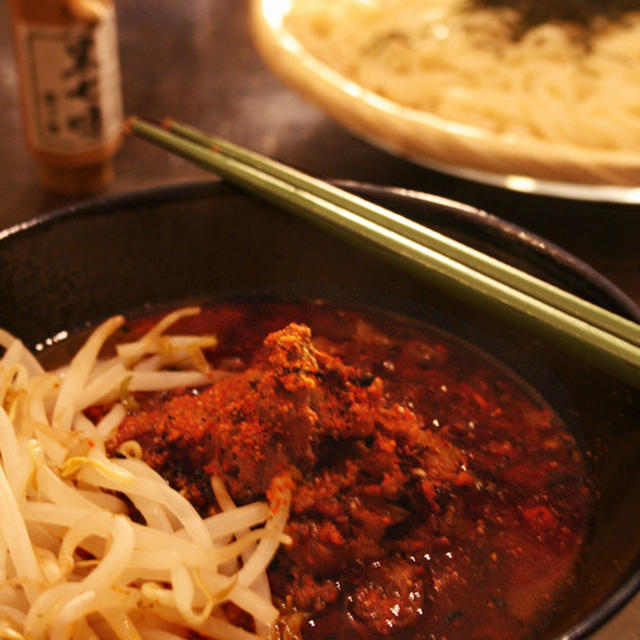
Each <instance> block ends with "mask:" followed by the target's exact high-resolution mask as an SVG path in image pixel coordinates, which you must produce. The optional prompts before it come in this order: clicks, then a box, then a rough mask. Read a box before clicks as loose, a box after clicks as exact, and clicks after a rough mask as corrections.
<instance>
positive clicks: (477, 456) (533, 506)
mask: <svg viewBox="0 0 640 640" xmlns="http://www.w3.org/2000/svg"><path fill="white" fill-rule="evenodd" d="M157 317H158V316H156V315H154V314H147V317H144V315H143V316H141V317H139V318H138V319H136V320H133V321H132V322H131V323H129V324H128V325H126V326H125V328H124V330H123V331H124V335H126V338H127V340H130V339H132V338H134V337H136V336H137V335H140V334H141V333H143V332H144V330H145V329H148V328H149V326H150V325H151V324H152V323H153V322H155V321H156V320H157ZM291 322H296V323H302V324H304V325H307V326H308V327H309V328H310V329H311V332H312V340H313V345H314V348H315V349H317V350H318V351H320V352H323V353H326V354H329V355H330V356H331V358H337V359H338V360H339V361H340V362H342V363H344V364H345V365H346V366H348V367H351V368H350V369H348V371H347V374H345V375H346V377H345V379H344V380H343V381H342V382H340V383H336V382H335V380H334V382H333V383H332V384H335V385H336V387H335V388H336V389H337V387H338V386H340V385H343V386H344V385H345V384H346V385H350V388H352V391H353V396H351V395H349V393H351V392H349V393H347V392H345V390H344V389H343V388H342V387H341V388H340V390H339V394H342V395H339V398H340V399H341V401H344V400H345V398H347V399H353V402H352V403H351V405H350V407H349V410H350V411H351V410H352V409H353V406H354V405H355V404H356V400H357V399H358V398H359V397H360V396H359V395H357V394H360V393H361V392H362V393H367V392H368V391H369V390H370V389H371V388H372V385H376V384H378V382H377V380H381V381H382V388H383V390H384V392H383V396H382V399H381V402H382V403H383V404H384V406H385V407H395V409H394V410H395V411H398V407H406V409H407V410H408V411H409V412H410V413H411V414H412V415H415V416H417V417H418V420H419V423H420V428H421V429H422V430H423V431H424V432H426V433H428V434H429V439H428V441H427V443H428V444H427V445H426V446H425V451H420V452H415V451H414V450H412V448H411V447H410V446H408V445H407V444H406V443H403V442H402V441H401V436H402V434H401V433H400V432H396V431H394V429H395V428H396V427H395V426H394V425H393V424H391V422H389V423H387V422H383V423H382V425H381V426H379V427H378V429H379V430H380V431H382V432H384V433H383V435H384V437H382V436H381V435H380V434H377V433H376V434H372V433H367V434H365V435H362V436H361V437H360V436H358V435H357V434H356V435H354V434H353V433H352V434H351V435H349V436H345V437H341V436H340V435H336V434H335V433H331V431H330V430H329V431H327V432H320V435H318V434H316V438H317V441H316V442H315V443H314V455H315V462H313V463H312V464H307V468H305V469H304V475H302V474H299V475H298V477H297V481H296V484H297V487H296V493H295V494H294V500H293V505H292V512H291V516H290V520H289V525H288V531H289V533H290V534H291V535H292V537H293V539H294V545H293V546H292V547H291V549H283V550H281V551H280V552H279V554H278V556H277V557H276V560H275V561H274V563H273V564H272V566H271V569H270V572H269V577H270V581H271V587H272V593H273V597H274V601H275V602H276V604H277V605H278V606H279V608H280V610H281V614H282V615H281V620H280V623H279V629H280V631H281V633H282V636H283V637H284V636H287V635H288V634H293V635H294V636H301V637H302V638H303V639H304V640H313V639H315V638H326V637H333V638H354V637H362V638H382V637H383V636H385V637H386V636H393V637H397V638H403V639H404V638H415V637H418V638H441V637H446V638H447V640H458V639H459V640H462V639H464V640H489V639H491V640H501V639H504V640H506V639H507V638H508V639H509V640H517V639H519V638H522V639H523V640H524V639H526V638H530V637H532V635H533V634H534V633H535V632H536V630H538V629H540V628H542V627H544V625H545V623H546V621H547V620H548V619H549V618H550V616H551V615H552V614H553V610H554V603H555V602H557V599H558V598H559V597H561V596H562V592H563V591H565V590H566V589H568V588H569V586H570V583H571V580H572V579H573V575H574V570H575V568H576V563H577V562H578V559H579V555H580V550H581V547H582V545H583V543H584V540H585V537H586V535H587V527H588V520H589V513H590V510H591V507H592V496H591V492H590V490H589V483H588V479H587V472H586V468H585V462H584V458H583V457H582V455H581V454H580V451H579V449H578V447H577V445H576V443H575V440H574V439H573V437H572V436H571V435H570V434H569V432H568V431H567V430H566V428H565V426H564V425H563V424H562V422H561V420H560V418H559V417H558V416H557V415H556V414H554V413H553V411H552V410H551V408H550V407H549V406H547V405H546V404H545V402H544V400H543V399H541V398H540V397H539V396H538V395H537V394H536V393H535V392H533V391H532V390H531V389H530V388H529V387H528V386H527V385H526V384H524V383H523V382H522V381H521V380H519V379H517V378H516V377H515V376H514V375H513V374H511V373H510V372H509V371H508V370H507V369H506V368H505V367H504V366H503V365H501V364H499V363H496V362H495V361H494V359H493V358H492V357H490V356H488V355H486V354H484V353H481V352H479V350H477V349H476V348H475V347H471V346H469V345H467V344H465V343H463V342H462V341H461V340H459V339H457V338H455V337H452V336H448V335H445V334H443V333H442V332H441V331H439V330H435V329H431V328H428V327H424V326H422V325H419V324H417V323H415V322H414V321H410V320H406V319H402V318H398V317H395V316H389V315H386V314H382V313H378V312H369V311H363V310H352V309H345V308H336V307H334V306H332V305H330V304H304V303H297V302H273V301H265V302H257V301H251V302H248V303H243V302H232V303H215V304H211V305H208V306H206V307H205V308H204V309H203V312H202V313H201V314H200V315H198V316H194V317H192V318H188V319H184V320H181V321H180V323H179V326H175V327H173V328H172V331H171V332H172V333H174V332H175V333H196V334H198V333H215V334H216V335H217V336H218V338H219V344H218V346H217V348H216V349H215V350H214V351H212V352H211V353H209V354H207V355H208V358H209V359H210V360H211V363H212V366H213V367H214V368H215V369H218V370H227V371H229V372H233V373H238V372H242V371H244V370H246V369H247V368H248V367H250V365H252V363H253V361H254V354H255V353H256V352H259V351H260V350H261V349H262V348H263V347H262V344H263V341H264V339H265V337H266V336H267V335H269V334H272V333H273V332H277V331H279V330H281V329H283V328H284V327H286V326H287V325H289V323H291ZM120 337H122V336H120ZM60 346H61V345H57V347H60ZM54 351H55V349H54ZM46 356H47V357H49V354H46ZM336 371H337V369H336V370H334V369H331V368H329V369H326V370H322V371H319V372H316V374H315V377H316V380H317V382H318V384H319V385H322V384H325V382H326V378H335V377H336V376H337V375H338V374H337V373H336ZM323 376H325V380H323ZM345 381H346V382H345ZM195 393H204V392H195ZM331 393H332V392H330V391H328V392H327V395H330V394H331ZM336 393H338V392H336ZM345 394H346V395H345ZM169 395H171V396H172V397H173V394H169ZM185 395H189V396H193V395H194V392H192V391H189V392H188V393H187V394H185ZM336 397H338V396H336ZM166 399H167V396H166V395H165V396H164V397H162V398H160V397H156V396H152V395H151V396H148V397H146V398H137V400H139V401H140V407H141V411H144V409H145V406H146V407H152V408H154V410H155V409H157V408H158V407H161V406H162V403H163V402H164V401H165V400H166ZM365 408H366V407H365ZM345 411H346V409H345ZM133 413H135V412H133ZM376 415H378V414H376ZM384 415H386V414H384ZM397 417H398V414H397V413H394V414H393V415H392V416H391V420H393V419H395V418H397ZM380 419H381V420H384V419H385V418H380ZM143 449H144V447H143ZM398 450H399V453H398V455H396V453H397V452H398ZM385 452H386V453H385ZM183 453H184V452H179V451H178V452H176V455H182V454H183ZM385 456H386V457H385ZM438 456H440V457H438ZM184 463H185V461H184V459H182V460H181V463H180V464H181V466H182V467H183V466H184ZM418 463H420V464H418ZM150 464H152V466H153V462H150ZM439 467H442V469H439ZM159 470H160V471H161V472H162V469H159ZM349 474H351V477H352V479H351V481H345V480H344V478H345V477H346V476H348V475H349ZM168 476H169V480H170V481H172V482H178V483H184V482H189V481H190V480H189V478H195V480H193V482H194V483H196V482H201V483H202V486H203V487H206V484H207V483H206V477H205V476H206V474H204V476H203V474H202V473H201V470H199V471H198V472H197V473H195V474H192V473H191V472H189V471H188V472H186V473H184V474H182V475H177V474H175V473H174V472H173V470H170V471H169V473H168ZM198 478H199V480H198ZM224 479H225V481H228V480H230V479H228V478H224ZM231 480H232V479H231ZM385 483H387V484H388V485H389V488H388V493H387V495H386V496H385V495H383V494H381V493H380V492H379V490H378V488H379V487H380V486H382V485H384V484H385ZM394 483H395V486H392V485H394ZM228 484H229V485H230V486H233V482H232V481H231V482H229V483H228ZM178 488H180V489H184V488H185V487H184V486H181V487H178ZM197 493H198V496H199V499H201V500H202V502H200V504H199V505H198V506H199V508H201V509H206V508H207V501H208V500H209V497H208V496H207V495H204V496H203V495H202V494H203V493H206V491H198V492H197ZM328 514H331V515H330V517H329V515H328ZM372 532H373V533H372ZM301 549H302V550H304V552H305V553H301V552H300V550H301ZM305 555H306V556H307V557H309V558H312V559H313V558H314V557H315V558H320V559H323V558H329V557H332V558H335V559H338V560H339V562H334V563H333V565H332V563H331V562H327V563H326V566H322V563H318V562H315V563H314V561H313V560H312V561H311V564H310V566H308V567H307V566H305V562H304V558H305Z"/></svg>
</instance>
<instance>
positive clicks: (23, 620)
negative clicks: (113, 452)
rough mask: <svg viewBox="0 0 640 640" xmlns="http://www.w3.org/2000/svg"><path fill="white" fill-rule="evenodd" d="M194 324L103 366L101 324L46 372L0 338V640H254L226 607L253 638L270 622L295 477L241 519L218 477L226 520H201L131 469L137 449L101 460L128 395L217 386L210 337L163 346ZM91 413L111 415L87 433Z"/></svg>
mask: <svg viewBox="0 0 640 640" xmlns="http://www.w3.org/2000/svg"><path fill="white" fill-rule="evenodd" d="M197 312H198V309H195V308H186V309H182V310H179V311H177V312H174V313H172V314H169V315H168V316H166V317H165V318H164V319H163V320H161V321H160V322H159V323H158V324H157V325H156V326H155V327H154V328H152V329H151V330H150V331H149V332H148V333H147V334H145V335H144V336H143V337H142V338H141V339H140V340H138V341H136V342H131V343H127V344H120V345H118V346H117V353H116V355H115V356H113V357H112V358H109V359H106V360H99V359H98V355H99V353H100V351H101V349H102V347H103V345H104V342H105V341H106V340H107V338H108V337H109V336H110V335H111V334H112V333H113V332H114V331H115V330H116V329H118V328H119V327H120V326H121V325H122V324H123V322H124V319H123V318H122V317H121V316H116V317H113V318H110V319H108V320H107V321H105V322H104V323H103V324H101V325H100V326H99V327H98V328H97V329H96V330H95V331H94V332H93V333H92V335H91V336H90V337H89V338H88V340H87V341H86V343H85V344H84V346H83V347H82V348H81V349H80V350H79V351H78V353H77V354H76V356H75V357H74V358H73V360H72V361H71V363H70V364H69V365H68V366H66V367H64V368H62V369H59V370H55V371H50V372H46V371H44V370H43V369H42V367H41V366H40V364H39V363H38V361H37V360H36V358H35V357H34V356H33V355H32V354H31V353H30V352H29V350H28V349H26V348H25V346H24V345H23V344H22V343H21V342H20V341H19V340H18V339H16V338H14V337H13V336H11V335H10V334H8V333H7V332H5V331H2V330H0V345H1V346H2V347H3V348H4V355H3V357H2V358H1V359H0V453H1V455H2V466H1V467H0V638H6V639H11V640H21V639H22V638H29V639H33V640H37V639H40V638H50V639H51V640H67V639H70V638H72V639H76V638H77V639H80V638H82V639H83V640H92V639H95V638H121V639H123V640H124V639H127V640H134V639H139V638H144V639H149V640H172V639H177V638H181V637H182V638H183V637H185V636H186V635H188V633H189V630H195V631H197V632H198V633H199V634H201V635H202V636H203V637H206V638H218V639H220V640H222V639H223V638H224V640H236V639H237V640H250V639H252V638H253V639H255V638H257V635H256V634H254V633H252V632H249V631H246V630H245V629H243V628H241V627H238V626H235V625H234V624H233V623H232V622H231V621H230V620H229V619H228V618H227V617H226V616H225V613H224V610H225V607H224V606H223V605H224V603H233V604H234V605H236V606H237V607H239V608H240V609H242V610H244V611H245V612H247V613H248V614H249V615H250V616H252V617H253V619H254V621H255V628H256V633H257V634H259V635H265V634H266V633H267V632H268V630H269V628H270V627H271V625H273V623H274V622H275V620H276V618H277V615H278V612H277V610H276V608H275V607H274V606H273V604H272V603H271V598H270V593H269V587H268V582H267V578H266V573H265V571H266V568H267V566H268V565H269V563H270V561H271V559H272V558H273V556H274V554H275V553H276V551H277V549H278V546H279V544H280V543H282V542H287V541H288V538H287V536H286V535H285V534H284V533H283V530H284V526H285V524H286V520H287V517H288V511H289V505H290V500H291V480H290V478H289V477H288V476H286V474H283V475H281V476H279V477H276V478H275V479H274V480H273V482H272V485H271V487H270V492H269V500H270V504H267V503H263V502H256V503H252V504H248V505H245V506H242V507H236V506H235V505H234V503H233V501H232V500H231V498H230V496H229V495H228V494H227V492H226V491H225V488H224V486H223V484H222V482H221V481H220V479H216V478H214V479H213V480H212V487H213V490H214V493H215V495H216V498H217V500H218V503H219V506H220V508H221V511H220V512H219V513H216V514H215V515H213V516H210V517H206V518H202V517H201V516H200V515H199V514H198V513H197V512H196V510H195V509H194V508H193V506H192V505H191V504H190V503H189V502H188V501H187V500H186V499H185V498H184V497H183V496H182V495H180V494H179V493H178V492H176V491H174V490H173V489H171V488H170V487H169V486H168V484H167V483H166V482H165V481H164V480H163V479H162V478H161V477H160V476H159V475H158V474H157V473H156V472H155V471H153V470H152V469H151V468H150V467H149V466H148V465H147V464H146V463H144V462H143V461H142V460H140V459H139V458H140V451H139V445H137V443H135V442H130V443H127V446H123V447H122V449H121V452H122V453H123V454H125V455H124V457H121V458H120V457H110V456H109V455H108V454H107V451H106V448H105V442H106V441H107V440H108V438H109V436H110V434H112V433H113V431H114V430H115V429H116V428H117V426H118V424H119V423H120V422H121V420H122V419H123V418H124V416H125V415H126V411H127V409H126V404H127V402H128V401H129V399H130V396H129V395H128V392H129V391H153V390H161V389H169V388H173V387H183V386H197V385H203V384H208V383H210V382H212V380H213V379H214V378H215V375H216V374H215V372H212V371H210V370H209V368H208V366H207V364H206V361H205V358H204V356H203V353H202V349H203V348H208V347H212V346H214V345H215V343H216V341H215V338H214V337H211V336H208V337H202V336H167V335H164V332H165V331H166V329H167V328H168V327H169V326H170V325H171V324H172V323H174V322H175V321H176V320H178V319H179V318H180V317H183V316H185V315H192V314H194V313H197ZM95 405H101V406H104V407H105V408H106V407H108V410H106V411H105V413H104V415H103V417H102V418H101V419H99V420H98V421H97V422H96V423H94V422H92V421H91V420H90V419H89V418H88V417H87V415H85V413H84V409H86V408H87V407H90V406H95ZM131 505H133V507H134V508H135V511H136V513H137V516H136V518H135V519H132V518H131V517H130V514H131V513H132V509H131Z"/></svg>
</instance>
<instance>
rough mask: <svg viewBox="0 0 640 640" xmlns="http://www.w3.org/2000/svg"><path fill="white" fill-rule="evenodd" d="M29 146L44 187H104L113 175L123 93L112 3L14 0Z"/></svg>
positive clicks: (60, 189)
mask: <svg viewBox="0 0 640 640" xmlns="http://www.w3.org/2000/svg"><path fill="white" fill-rule="evenodd" d="M11 8H12V20H13V35H14V45H15V54H16V65H17V71H18V77H19V87H20V98H21V106H22V115H23V124H24V131H25V137H26V141H27V145H28V146H29V148H30V150H31V151H32V153H33V155H34V156H35V158H36V160H37V161H38V163H39V165H40V170H41V171H40V172H41V177H42V181H43V184H44V185H45V186H46V187H48V188H50V189H52V190H55V191H58V192H67V193H82V192H87V193H88V192H91V191H96V190H99V189H100V188H102V187H104V186H105V185H106V184H107V183H108V182H109V180H110V179H111V178H112V175H113V166H112V158H113V155H114V154H115V153H116V151H117V149H118V147H119V146H120V141H121V136H122V119H123V116H122V93H121V85H120V66H119V57H118V43H117V33H116V14H115V7H114V4H113V2H112V0H11Z"/></svg>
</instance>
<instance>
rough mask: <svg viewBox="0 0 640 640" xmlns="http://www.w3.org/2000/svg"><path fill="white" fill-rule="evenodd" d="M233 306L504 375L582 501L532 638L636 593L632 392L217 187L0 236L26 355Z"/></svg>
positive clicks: (592, 624) (606, 286)
mask: <svg viewBox="0 0 640 640" xmlns="http://www.w3.org/2000/svg"><path fill="white" fill-rule="evenodd" d="M346 186H347V187H348V188H350V189H352V190H354V191H356V192H358V193H360V194H363V195H365V196H366V197H369V198H371V199H374V200H377V201H378V202H380V203H382V204H384V205H386V206H389V207H390V208H393V209H395V210H396V211H398V212H400V213H404V214H405V215H408V216H410V217H412V218H414V219H417V220H419V221H422V222H424V223H427V224H429V225H430V226H432V227H434V228H436V229H438V230H441V231H443V232H445V233H447V234H449V235H451V236H454V237H456V238H458V239H461V240H463V241H465V242H468V243H470V244H472V245H474V246H475V247H477V248H479V249H482V250H484V251H485V252H488V253H490V254H492V255H495V256H497V257H500V258H502V259H504V260H506V261H508V262H510V263H511V264H514V265H515V266H519V267H522V268H525V269H526V270H528V271H529V272H531V273H534V274H536V275H539V276H542V277H545V278H546V279H548V280H550V281H552V282H554V283H556V284H558V285H560V286H563V287H565V288H567V289H569V290H570V291H573V292H574V293H577V294H579V295H581V296H583V297H585V298H587V299H589V300H592V301H593V302H596V303H598V304H601V305H603V306H605V307H607V308H609V309H611V310H613V311H616V312H618V313H620V314H622V315H625V316H627V317H630V318H633V319H635V320H640V309H639V308H638V307H637V306H635V305H633V304H632V303H631V302H630V300H629V299H627V298H626V297H625V296H624V295H623V294H622V293H621V292H620V291H619V290H617V289H616V288H615V287H614V286H613V285H612V284H611V283H609V282H608V281H607V280H606V279H604V278H603V277H602V276H600V275H599V274H597V273H596V272H594V271H593V270H592V269H590V268H589V267H587V266H586V265H585V264H583V263H581V262H580V261H579V260H577V259H576V258H574V257H572V256H570V255H568V254H567V253H566V252H564V251H562V250H561V249H559V248H558V247H556V246H554V245H552V244H550V243H548V242H546V241H545V240H543V239H542V238H539V237H537V236H534V235H533V234H530V233H528V232H526V231H524V230H523V229H521V228H518V227H516V226H514V225H511V224H508V223H506V222H504V221H501V220H499V219H497V218H495V217H494V216H491V215H489V214H486V213H484V212H481V211H478V210H476V209H473V208H471V207H467V206H464V205H460V204H457V203H454V202H451V201H448V200H444V199H442V198H437V197H433V196H429V195H425V194H419V193H413V192H407V191H404V190H394V189H385V188H380V187H373V186H368V185H358V184H348V185H346ZM238 294H243V295H245V296H247V295H249V296H250V295H260V296H264V295H277V296H286V297H295V298H305V299H310V298H318V297H320V298H325V299H329V300H332V301H335V302H338V303H348V304H351V305H353V304H358V305H366V306H374V307H379V308H382V309H385V310H389V311H394V312H401V313H403V314H404V315H408V316H411V317H414V318H418V319H420V320H424V321H426V322H429V323H431V324H435V325H436V326H439V327H442V328H445V329H446V330H448V331H450V332H453V333H455V334H457V335H459V336H461V337H463V338H465V339H466V340H469V341H471V342H473V343H475V344H477V345H478V346H479V347H481V348H483V349H485V350H486V351H488V352H490V353H492V354H494V355H495V356H496V357H498V358H499V359H501V360H503V361H504V362H505V363H506V364H507V365H508V366H510V367H511V368H512V369H513V370H514V371H515V372H516V373H517V374H518V375H520V376H521V377H522V378H524V380H525V381H526V382H528V383H529V384H530V385H531V386H533V387H534V388H535V389H537V390H538V391H539V392H540V393H541V394H542V395H543V396H544V397H545V398H546V399H547V401H548V402H549V403H550V404H551V405H552V406H553V407H554V409H555V410H556V411H557V412H558V413H559V414H560V416H561V417H562V418H563V419H564V420H565V422H566V423H567V425H568V426H569V428H570V429H571V430H572V431H573V432H574V433H575V434H576V436H577V438H578V440H579V442H580V443H581V444H582V446H584V447H585V449H586V450H589V451H594V450H597V451H599V452H605V454H604V455H600V456H598V457H595V458H593V459H592V460H591V473H592V477H593V481H594V483H595V486H596V488H597V491H598V496H599V497H598V503H597V512H596V516H595V520H594V523H593V528H592V533H591V536H590V539H589V542H588V545H587V548H586V551H585V554H584V558H583V560H582V562H581V566H580V569H579V575H578V578H577V580H576V581H575V585H574V586H573V587H572V588H571V590H570V592H569V593H568V595H567V597H566V598H565V599H564V600H563V601H562V602H560V603H558V607H557V612H556V614H555V616H554V618H553V621H552V623H551V625H550V626H549V628H548V629H547V630H546V631H545V632H544V633H543V634H542V635H541V636H540V640H549V639H552V638H553V639H556V640H560V639H562V640H577V639H578V638H586V637H588V636H589V635H591V634H592V633H593V632H594V631H595V630H596V629H597V628H598V627H599V626H600V625H601V624H602V623H603V622H604V621H606V620H607V619H608V618H610V617H611V616H612V615H613V614H614V613H616V612H617V611H618V610H619V609H620V607H621V606H622V605H623V604H625V603H626V602H627V601H628V600H629V599H630V598H631V597H632V596H633V595H634V594H635V593H636V592H637V591H638V589H639V588H640V465H639V464H638V460H639V459H640V430H639V425H640V392H639V391H637V390H634V389H631V388H628V387H627V386H625V385H624V384H623V383H621V382H618V381H616V380H615V379H613V378H611V377H609V376H608V375H607V374H605V373H603V372H601V371H600V370H598V369H596V368H594V367H592V366H591V365H590V364H587V363H586V362H584V361H583V360H582V359H581V358H579V357H576V356H575V354H572V353H570V352H568V351H567V350H566V349H565V348H564V347H563V345H562V344H560V343H558V342H551V341H550V340H548V339H547V338H545V337H544V336H541V335H536V334H533V333H531V332H530V330H529V329H527V328H526V327H525V326H521V325H519V324H518V323H514V322H512V321H510V320H509V319H508V318H504V317H502V316H499V315H497V314H496V313H494V311H493V310H492V309H491V308H483V309H480V308H477V307H474V306H471V305H470V304H469V303H467V302H464V301H461V300H459V299H457V298H454V297H452V296H451V295H449V292H447V291H446V290H445V289H442V288H434V287H433V286H431V285H427V284H425V283H424V282H423V281H421V280H419V279H416V278H415V277H414V276H412V275H411V274H408V273H406V272H405V271H403V270H402V269H401V268H400V267H398V266H397V265H395V264H393V263H392V262H391V261H389V260H388V259H387V258H386V257H385V256H384V254H380V253H375V252H372V251H371V250H368V249H366V248H364V247H358V246H354V245H352V244H349V243H347V242H346V241H345V240H343V239H341V238H339V237H334V236H332V235H329V234H328V233H327V232H326V231H324V230H321V229H320V228H318V227H315V226H313V225H311V224H310V223H307V222H304V221H301V220H299V219H297V218H295V217H294V216H291V215H289V214H286V213H284V212H282V211H280V210H278V209H275V208H273V207H271V206H268V205H266V204H264V203H262V202H260V201H258V200H256V199H253V198H250V197H248V196H245V195H241V194H240V193H238V192H237V191H235V190H233V189H232V188H230V187H227V186H226V185H224V184H222V183H219V182H207V183H200V184H192V185H185V186H178V187H168V188H162V189H155V190H152V191H143V192H138V193H133V194H129V195H124V196H116V197H110V198H105V199H101V200H95V201H90V202H88V203H85V204H81V205H78V206H76V207H72V208H69V209H65V210H61V211H56V212H53V213H50V214H48V215H45V216H42V217H40V218H38V219H36V220H34V221H32V222H29V223H26V224H24V225H20V226H18V227H14V228H11V229H8V230H6V231H4V232H0V309H2V316H1V319H0V325H1V326H3V327H4V328H6V329H8V330H9V331H11V332H13V333H15V334H16V335H18V336H20V337H21V338H22V339H23V340H24V341H25V342H26V343H27V344H29V345H30V346H34V345H36V344H37V343H41V342H43V341H45V340H46V338H47V337H49V336H53V335H54V334H56V333H57V332H59V331H61V330H75V329H80V328H83V327H85V326H87V325H89V324H92V323H94V322H95V321H97V320H99V319H101V318H103V317H105V316H107V315H109V314H113V313H116V312H127V311H128V310H134V309H137V310H139V309H140V308H141V307H143V306H145V305H151V306H154V307H155V306H158V305H165V304H171V303H176V302H182V301H185V300H194V299H201V298H211V297H218V298H223V297H231V296H237V295H238Z"/></svg>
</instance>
